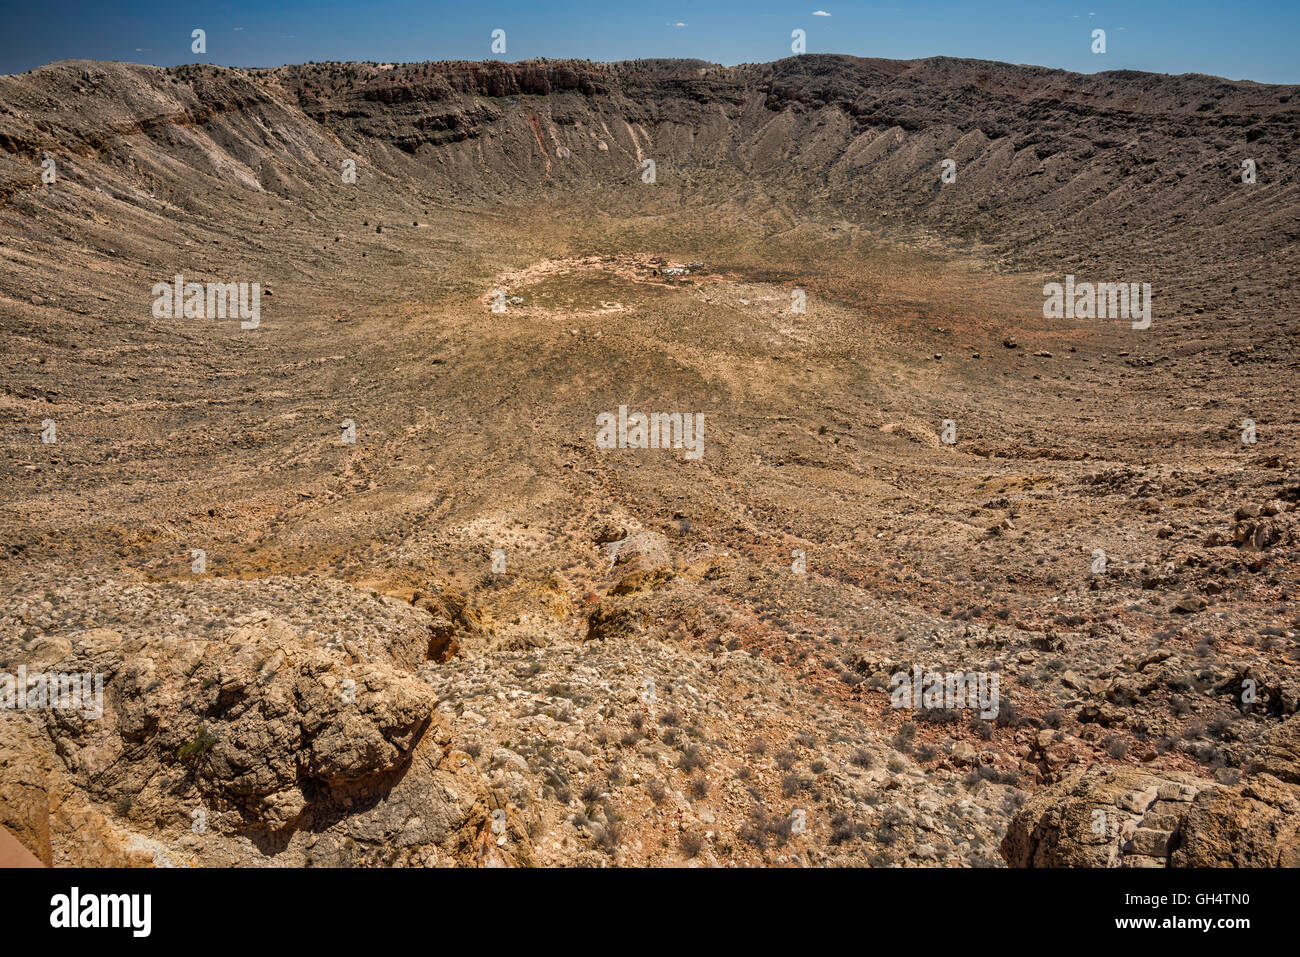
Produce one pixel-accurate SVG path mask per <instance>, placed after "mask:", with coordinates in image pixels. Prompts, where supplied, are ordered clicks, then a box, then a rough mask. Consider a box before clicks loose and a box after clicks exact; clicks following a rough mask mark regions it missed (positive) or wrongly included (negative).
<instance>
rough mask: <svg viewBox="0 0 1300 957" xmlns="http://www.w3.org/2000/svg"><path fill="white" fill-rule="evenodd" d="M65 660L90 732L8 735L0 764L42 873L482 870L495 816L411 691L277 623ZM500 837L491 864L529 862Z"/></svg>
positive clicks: (69, 715) (78, 651)
mask: <svg viewBox="0 0 1300 957" xmlns="http://www.w3.org/2000/svg"><path fill="white" fill-rule="evenodd" d="M68 646H69V653H68V654H67V655H66V656H64V657H63V658H61V659H60V660H57V661H54V662H51V663H49V664H48V665H47V667H48V668H49V670H51V671H57V672H68V673H93V674H102V675H103V676H104V696H103V714H102V716H100V717H98V718H93V717H90V716H87V715H84V714H82V713H81V712H80V711H72V710H59V709H45V710H41V711H36V712H31V713H29V714H28V715H22V716H21V717H20V719H19V720H22V721H24V722H25V727H26V729H27V730H26V733H25V734H21V735H20V734H17V733H16V732H15V730H13V729H11V730H10V731H9V733H7V734H6V735H4V736H3V740H4V742H5V744H4V748H3V751H0V764H2V765H3V770H4V773H3V774H0V782H3V785H2V786H3V788H4V793H3V795H0V797H3V800H2V801H0V803H2V804H3V805H4V807H5V813H4V815H3V817H0V824H2V825H4V826H5V827H7V828H9V829H10V830H11V831H13V832H14V834H15V836H16V837H17V838H18V839H19V841H20V842H21V843H22V844H23V845H24V846H26V847H28V848H29V849H31V850H33V851H34V853H36V854H37V856H38V857H40V858H41V860H43V861H44V862H45V863H72V864H87V865H103V864H114V863H116V864H159V863H175V862H177V861H180V860H186V859H189V860H195V861H203V862H205V863H240V862H242V863H249V859H248V857H249V855H250V853H251V854H253V857H254V860H262V859H265V860H266V861H267V862H272V863H285V864H303V863H310V862H315V863H331V864H342V863H353V864H356V863H365V862H367V861H375V862H383V863H392V862H401V863H426V862H435V861H443V862H446V861H448V860H449V857H448V856H449V855H450V856H451V857H452V858H457V857H458V856H466V857H469V858H473V857H474V855H478V856H479V857H482V856H483V854H486V853H487V852H486V851H481V850H479V849H478V848H477V844H478V838H477V835H478V832H479V831H483V830H484V829H487V828H489V827H490V825H491V823H492V822H491V821H490V807H491V805H492V802H493V800H494V799H493V798H492V796H491V794H490V792H489V790H488V789H487V788H486V787H485V786H484V784H483V782H482V781H481V779H480V778H479V776H478V775H477V774H476V773H469V774H466V773H465V772H464V769H463V764H458V763H457V762H456V761H455V760H454V758H453V757H452V754H451V747H450V745H451V735H450V731H449V728H448V725H447V723H446V720H445V719H444V718H443V717H442V716H441V715H439V714H438V713H437V712H436V711H435V705H436V698H435V696H434V694H433V693H432V691H431V690H430V688H429V687H428V686H427V685H425V684H423V683H422V682H420V681H418V680H416V679H415V678H414V677H412V676H409V675H407V674H405V673H403V672H400V671H397V670H394V669H393V668H391V667H390V666H388V665H386V664H384V663H382V662H375V661H371V662H365V661H361V660H358V659H356V658H355V657H353V656H352V655H350V654H349V653H347V652H346V651H343V650H341V649H337V648H330V647H319V646H316V645H314V644H312V643H311V642H309V641H306V640H304V639H303V638H302V637H301V636H300V635H299V634H298V633H297V632H295V630H294V629H292V628H291V627H290V626H289V625H287V624H286V623H285V622H283V621H281V620H279V619H274V618H266V619H264V620H261V621H256V622H252V623H249V624H247V625H245V626H244V627H242V628H240V629H239V630H237V631H236V632H235V633H234V634H233V635H232V636H230V637H228V638H227V639H225V640H223V641H204V640H197V639H187V638H175V637H164V638H156V637H136V638H126V637H123V636H122V635H120V634H119V633H117V632H115V631H110V630H107V629H96V630H93V631H91V632H87V633H84V634H83V635H82V636H80V637H79V638H76V639H74V640H72V641H71V642H69V643H68ZM470 767H472V765H470ZM498 803H499V802H498ZM52 808H53V811H52V810H51V809H52ZM514 826H516V828H518V826H519V825H517V823H516V824H515V825H514ZM146 833H147V834H148V835H149V837H148V838H145V837H144V836H143V835H144V834H146ZM520 833H522V831H521V832H520ZM73 834H75V835H76V838H75V840H73V839H72V837H73ZM496 836H497V835H495V834H494V835H493V842H492V843H491V845H490V847H491V854H490V856H491V857H492V860H493V861H495V862H496V863H516V862H518V860H519V859H526V857H527V849H526V847H527V846H526V843H520V842H519V841H515V842H514V843H513V845H512V847H515V848H521V850H519V851H514V850H512V849H511V847H504V846H503V847H498V845H497V844H496V843H495V838H496ZM52 844H53V845H54V846H55V847H56V848H57V849H58V850H57V851H52V850H51V845H52ZM482 862H483V861H480V863H482Z"/></svg>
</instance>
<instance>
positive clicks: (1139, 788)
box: [1001, 717, 1300, 867]
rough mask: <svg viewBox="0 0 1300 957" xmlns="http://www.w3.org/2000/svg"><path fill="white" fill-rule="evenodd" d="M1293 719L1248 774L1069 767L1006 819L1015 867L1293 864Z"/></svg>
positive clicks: (1296, 728) (1299, 813) (1296, 776)
mask: <svg viewBox="0 0 1300 957" xmlns="http://www.w3.org/2000/svg"><path fill="white" fill-rule="evenodd" d="M1298 758H1300V718H1296V717H1293V718H1290V719H1288V720H1287V721H1286V722H1284V723H1283V724H1281V725H1279V726H1278V727H1277V728H1275V729H1274V731H1273V732H1272V734H1270V735H1269V738H1268V741H1267V746H1266V749H1265V752H1264V754H1263V756H1262V757H1261V758H1260V759H1259V760H1258V761H1257V762H1256V763H1255V764H1254V765H1253V766H1252V768H1251V776H1250V777H1248V778H1247V779H1246V780H1245V781H1244V782H1242V783H1241V784H1238V785H1231V786H1227V785H1220V784H1216V783H1214V782H1211V781H1206V780H1204V779H1200V778H1196V777H1193V776H1191V775H1186V774H1178V773H1173V772H1151V771H1144V770H1142V769H1139V768H1129V767H1105V766H1101V765H1092V766H1090V767H1077V768H1072V769H1069V770H1067V772H1066V773H1065V775H1064V776H1063V778H1062V780H1061V781H1060V782H1059V783H1058V784H1056V785H1054V786H1053V787H1050V788H1047V789H1045V790H1043V791H1040V792H1038V793H1037V794H1036V795H1034V797H1033V798H1031V799H1030V800H1029V802H1028V803H1027V804H1026V805H1025V806H1024V807H1023V808H1022V809H1021V810H1020V812H1019V813H1017V814H1016V816H1015V817H1014V818H1013V819H1012V821H1011V824H1010V826H1009V827H1008V830H1007V834H1006V836H1005V837H1004V838H1003V841H1002V847H1001V850H1002V856H1003V857H1004V858H1005V859H1006V861H1007V863H1008V864H1010V865H1011V866H1013V867H1295V866H1297V864H1300V787H1297V786H1296V785H1297V784H1300V761H1298V760H1297V759H1298Z"/></svg>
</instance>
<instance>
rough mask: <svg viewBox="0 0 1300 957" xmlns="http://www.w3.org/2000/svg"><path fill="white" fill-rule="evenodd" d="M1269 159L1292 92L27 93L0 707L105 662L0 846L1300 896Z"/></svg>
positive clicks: (1, 198)
mask: <svg viewBox="0 0 1300 957" xmlns="http://www.w3.org/2000/svg"><path fill="white" fill-rule="evenodd" d="M946 159H950V160H952V161H953V164H952V166H951V167H945V164H944V160H946ZM1247 159H1249V160H1252V161H1253V163H1254V170H1255V181H1254V182H1246V181H1244V177H1243V165H1242V164H1243V161H1244V160H1247ZM48 160H52V161H53V162H52V163H49V162H47V161H48ZM647 160H650V161H652V164H653V165H652V167H648V166H647V165H646V161H647ZM1297 161H1300V88H1297V87H1291V86H1285V87H1284V86H1268V85H1261V84H1255V83H1248V82H1229V81H1226V80H1220V79H1216V78H1213V77H1208V76H1200V75H1186V76H1164V75H1156V74H1145V73H1134V72H1113V73H1100V74H1096V75H1090V76H1084V75H1079V74H1072V73H1066V72H1062V71H1058V70H1049V69H1044V68H1039V67H1025V66H1011V65H1007V64H1000V63H991V62H982V61H971V60H953V59H943V58H939V59H929V60H916V61H889V60H863V59H857V58H853V57H846V56H822V55H805V56H801V57H798V58H793V59H788V60H782V61H779V62H775V63H769V64H762V65H745V66H737V67H721V66H715V65H711V64H706V63H702V62H696V61H636V62H628V63H619V64H594V63H587V62H576V61H572V62H570V61H564V62H529V63H516V64H502V63H423V64H408V65H398V66H393V65H389V64H365V63H350V64H338V63H331V64H308V65H305V66H295V67H284V68H278V69H271V70H242V69H226V68H221V67H208V66H196V67H179V68H174V69H162V68H156V67H145V66H133V65H127V64H120V63H108V62H90V61H62V62H59V63H55V64H52V65H50V66H47V67H43V68H41V69H38V70H35V71H32V72H30V73H25V74H21V75H13V76H3V77H0V385H2V388H0V423H2V425H3V428H0V444H2V446H3V458H2V460H0V461H2V463H3V465H2V468H3V492H2V493H0V495H2V496H3V509H0V549H3V564H0V672H5V673H9V674H17V672H18V669H19V668H20V667H23V668H24V669H25V671H26V673H28V674H33V673H37V672H41V673H53V674H98V675H102V676H103V701H102V706H103V711H102V715H98V716H95V715H87V714H85V713H83V712H82V711H79V710H72V709H67V708H56V707H27V708H20V707H14V706H12V705H8V706H7V710H0V825H2V826H3V827H4V828H5V829H7V830H8V831H9V832H10V834H11V835H12V836H14V837H16V838H17V839H18V840H19V841H20V842H21V843H22V844H23V845H24V846H25V847H26V848H27V849H29V850H30V851H31V852H32V853H33V854H35V855H36V856H37V857H38V858H40V859H41V860H42V861H44V862H45V863H47V864H54V865H90V866H98V865H120V864H130V865H133V866H173V865H179V866H229V865H244V866H388V865H415V866H448V865H464V866H476V865H477V866H501V865H504V866H516V865H523V866H572V865H579V866H642V865H649V866H761V865H772V866H777V865H780V866H845V865H848V866H868V865H869V866H873V867H874V866H943V867H994V866H1006V865H1010V866H1123V867H1164V866H1220V867H1236V866H1278V865H1290V866H1300V717H1298V716H1297V714H1296V712H1297V707H1298V706H1300V603H1298V602H1297V594H1298V593H1300V564H1298V563H1297V558H1300V511H1297V509H1300V473H1298V472H1297V461H1298V460H1300V424H1298V423H1297V414H1298V412H1300V409H1298V407H1297V398H1298V396H1300V374H1298V373H1300V306H1297V303H1296V298H1295V289H1296V288H1297V286H1300V180H1298V179H1297V176H1296V172H1295V171H1296V168H1297ZM945 168H951V169H952V170H953V171H954V174H955V179H953V180H951V181H945V180H944V178H943V173H944V170H945ZM350 169H354V170H355V177H354V178H350V177H349V175H348V172H349V170H350ZM45 170H50V171H52V173H53V175H52V176H49V175H47V176H43V172H44V171H45ZM651 172H653V175H650V174H651ZM178 275H179V276H183V277H184V282H187V283H188V282H197V283H254V282H255V283H258V284H259V288H260V296H261V298H260V316H259V317H258V320H257V323H256V327H255V328H243V326H244V325H246V324H245V323H241V321H240V319H239V318H237V317H231V316H227V317H225V318H211V317H209V316H207V315H200V316H198V317H192V316H186V315H165V316H161V317H160V316H159V315H158V308H157V304H156V302H155V299H156V298H157V296H158V294H157V293H155V292H154V291H153V290H154V287H155V285H156V284H158V283H168V284H170V283H172V282H173V279H174V277H176V276H178ZM1067 276H1072V277H1075V278H1077V280H1078V281H1079V282H1084V281H1089V282H1114V283H1121V282H1122V283H1138V284H1141V283H1149V284H1150V289H1151V295H1150V300H1149V302H1150V305H1151V321H1150V323H1149V326H1148V327H1147V328H1134V326H1135V325H1141V324H1140V323H1135V322H1130V321H1128V319H1126V318H1123V319H1121V318H1114V317H1108V318H1104V319H1102V318H1088V317H1076V318H1058V319H1053V318H1046V317H1045V315H1044V299H1045V294H1044V285H1045V284H1047V283H1053V282H1056V283H1064V282H1065V281H1066V277H1067ZM1072 281H1073V280H1072ZM164 298H168V297H164ZM624 406H625V407H626V408H627V410H629V414H630V413H635V412H643V413H647V414H654V413H667V414H673V413H692V414H694V415H696V416H702V421H703V431H702V434H701V435H700V438H702V447H701V449H702V454H700V455H699V456H692V455H690V454H688V453H689V451H690V450H689V449H687V448H602V447H600V444H599V443H598V431H599V427H598V417H600V416H602V415H603V414H606V413H608V414H612V415H617V414H618V411H619V409H620V407H624ZM914 669H920V671H921V672H937V673H942V674H947V673H961V674H978V675H981V676H983V678H984V679H988V680H992V677H994V676H995V677H996V679H997V684H996V688H997V690H998V701H997V706H996V709H995V711H996V713H995V714H991V715H990V716H986V717H981V715H980V713H978V711H977V710H976V709H972V708H969V707H962V706H961V703H958V705H957V706H948V705H949V704H950V703H944V704H942V705H941V706H933V707H930V706H926V707H895V706H894V705H895V704H896V703H897V702H896V700H894V696H893V695H891V689H892V687H893V685H892V684H891V680H892V676H894V675H896V674H898V673H900V672H901V673H905V674H906V675H911V674H912V673H913V671H914ZM909 684H910V679H909ZM3 690H4V689H3V687H2V686H0V693H2V692H3ZM5 846H6V845H4V844H0V849H2V848H4V847H5Z"/></svg>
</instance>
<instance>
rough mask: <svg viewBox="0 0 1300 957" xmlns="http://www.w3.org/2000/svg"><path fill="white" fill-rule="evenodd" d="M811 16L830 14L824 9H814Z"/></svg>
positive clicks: (827, 15) (826, 15)
mask: <svg viewBox="0 0 1300 957" xmlns="http://www.w3.org/2000/svg"><path fill="white" fill-rule="evenodd" d="M813 16H814V17H829V16H830V14H829V13H827V12H826V11H825V10H814V11H813Z"/></svg>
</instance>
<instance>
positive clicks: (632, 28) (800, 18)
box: [0, 0, 1300, 83]
mask: <svg viewBox="0 0 1300 957" xmlns="http://www.w3.org/2000/svg"><path fill="white" fill-rule="evenodd" d="M4 3H5V7H6V8H7V9H4V10H3V11H2V12H0V73H15V72H20V71H24V70H29V69H32V68H33V67H36V66H40V65H42V64H44V63H48V62H50V61H52V60H61V59H69V58H77V57H84V58H88V59H98V60H126V61H130V62H136V63H153V64H159V65H163V66H171V65H175V64H178V63H194V62H207V63H220V64H224V65H227V66H276V65H279V64H282V63H304V62H307V61H309V60H378V61H381V62H387V61H410V60H452V59H464V60H484V59H504V60H523V59H528V58H530V57H539V56H544V57H552V58H559V57H578V58H585V59H591V60H625V59H636V58H638V57H698V58H700V59H703V60H710V61H713V62H717V63H726V64H734V63H745V62H762V61H766V60H774V59H779V58H780V57H783V56H789V55H790V52H791V51H790V42H791V41H790V32H791V30H793V29H796V28H798V29H802V30H804V31H806V33H807V44H808V52H810V53H851V54H854V55H857V56H879V57H896V58H901V59H909V58H912V57H925V56H934V55H938V54H943V55H947V56H958V57H976V58H980V59H987V60H1005V61H1008V62H1011V63H1033V64H1039V65H1043V66H1051V67H1060V68H1062V69H1067V70H1077V71H1079V72H1084V73H1094V72H1097V71H1099V70H1118V69H1134V70H1150V71H1153V72H1158V73H1210V74H1215V75H1218V76H1226V77H1228V78H1230V79H1248V80H1258V81H1260V82H1266V83H1300V0H1245V2H1242V3H1232V2H1227V0H1181V2H1167V0H1151V2H1130V3H1105V2H1100V0H1078V2H1074V0H1069V2H1056V0H1038V2H1030V0H1003V2H990V0H956V2H955V0H929V2H908V0H885V2H882V3H873V2H854V3H842V2H837V0H818V2H811V0H809V2H802V0H798V2H791V0H783V2H772V0H751V2H745V3H737V2H729V3H710V2H701V0H559V2H554V3H542V2H536V0H533V2H527V0H486V2H463V3H445V2H438V0H432V2H431V0H424V2H413V0H400V2H385V0H376V2H366V0H349V2H343V0H326V2H306V0H278V2H277V0H262V2H243V0H234V2H192V0H170V2H156V0H141V2H135V3H123V2H117V3H114V2H98V3H94V2H79V0H71V2H60V3H57V4H44V3H21V2H19V0H4ZM816 11H821V12H822V13H824V14H829V16H824V15H817V13H816ZM195 28H202V29H204V30H205V31H206V32H207V54H206V55H197V54H194V53H191V52H190V44H191V39H190V34H191V31H192V30H194V29H195ZM498 28H499V29H503V30H505V31H506V52H505V55H504V56H494V55H493V54H492V52H491V33H492V31H493V30H494V29H498ZM1097 28H1099V29H1104V30H1105V31H1106V46H1107V52H1106V53H1105V54H1094V53H1093V52H1092V51H1091V49H1090V45H1091V43H1092V40H1091V32H1092V30H1093V29H1097Z"/></svg>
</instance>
